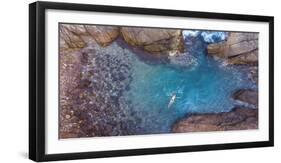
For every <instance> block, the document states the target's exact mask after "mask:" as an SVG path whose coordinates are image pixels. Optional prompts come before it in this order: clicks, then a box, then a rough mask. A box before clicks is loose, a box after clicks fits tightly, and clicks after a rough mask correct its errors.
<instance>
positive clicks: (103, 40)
mask: <svg viewBox="0 0 281 163" xmlns="http://www.w3.org/2000/svg"><path fill="white" fill-rule="evenodd" d="M85 29H86V30H87V32H88V33H89V34H90V35H91V36H92V37H93V38H94V39H95V40H96V42H97V43H98V44H99V45H101V46H107V45H109V44H111V43H112V42H113V41H114V40H115V39H116V38H117V37H118V36H119V27H114V26H94V25H85Z"/></svg>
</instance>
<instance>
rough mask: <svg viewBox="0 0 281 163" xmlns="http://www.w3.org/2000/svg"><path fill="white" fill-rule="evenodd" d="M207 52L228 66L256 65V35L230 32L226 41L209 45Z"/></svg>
mask: <svg viewBox="0 0 281 163" xmlns="http://www.w3.org/2000/svg"><path fill="white" fill-rule="evenodd" d="M207 50H208V53H209V54H211V55H215V56H217V57H220V58H225V59H227V61H228V63H229V64H257V63H258V34H257V33H238V32H230V33H229V37H228V38H227V40H226V41H224V42H219V43H215V44H210V45H208V48H207Z"/></svg>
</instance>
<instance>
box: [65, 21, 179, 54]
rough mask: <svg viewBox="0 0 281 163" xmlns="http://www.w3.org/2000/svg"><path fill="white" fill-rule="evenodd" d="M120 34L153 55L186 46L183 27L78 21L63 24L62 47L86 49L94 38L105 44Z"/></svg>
mask: <svg viewBox="0 0 281 163" xmlns="http://www.w3.org/2000/svg"><path fill="white" fill-rule="evenodd" d="M120 35H121V36H122V38H124V40H125V41H126V42H127V43H128V44H130V45H132V46H136V47H139V48H141V49H142V50H144V51H146V52H149V53H153V54H164V55H167V54H169V55H175V54H177V53H181V52H183V49H184V43H183V36H182V31H181V30H174V29H158V28H138V27H117V26H100V25H99V26H95V25H74V24H61V25H60V48H63V49H69V48H71V49H73V48H83V47H85V46H86V44H87V43H89V42H90V41H89V40H91V39H94V40H95V41H96V42H97V43H98V44H99V45H100V46H103V47H105V46H108V45H110V44H111V43H112V42H113V41H114V40H116V39H117V38H118V37H119V36H120Z"/></svg>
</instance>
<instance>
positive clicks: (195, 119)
mask: <svg viewBox="0 0 281 163" xmlns="http://www.w3.org/2000/svg"><path fill="white" fill-rule="evenodd" d="M207 51H208V54H209V55H211V56H213V57H217V58H220V59H222V60H225V61H226V62H227V64H228V65H244V66H246V67H247V71H248V72H249V74H250V76H249V78H250V79H251V80H252V81H253V82H254V83H256V84H258V76H257V74H258V68H257V65H258V34H256V33H247V34H245V33H237V32H230V33H229V37H228V39H227V40H226V41H222V42H219V43H212V44H209V45H208V47H207ZM232 98H233V99H234V100H236V101H237V102H238V103H239V104H240V105H246V106H247V108H233V109H232V110H231V111H230V112H226V113H210V114H196V115H188V116H187V117H186V118H183V119H182V120H179V121H178V122H176V123H175V124H174V125H173V127H172V132H175V133H177V132H197V131H198V132H200V131H226V130H244V129H258V90H253V89H240V90H237V91H236V92H234V93H233V95H232Z"/></svg>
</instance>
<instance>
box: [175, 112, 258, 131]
mask: <svg viewBox="0 0 281 163" xmlns="http://www.w3.org/2000/svg"><path fill="white" fill-rule="evenodd" d="M257 128H258V110H257V109H247V108H234V109H233V110H232V111H230V112H224V113H216V114H215V113H214V114H197V115H191V116H189V117H187V118H185V119H183V120H181V121H179V122H177V123H176V124H175V125H174V126H173V128H172V132H175V133H181V132H198V131H226V130H247V129H257Z"/></svg>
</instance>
